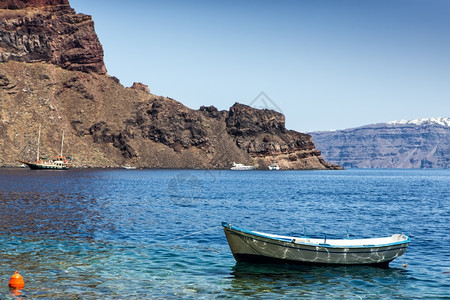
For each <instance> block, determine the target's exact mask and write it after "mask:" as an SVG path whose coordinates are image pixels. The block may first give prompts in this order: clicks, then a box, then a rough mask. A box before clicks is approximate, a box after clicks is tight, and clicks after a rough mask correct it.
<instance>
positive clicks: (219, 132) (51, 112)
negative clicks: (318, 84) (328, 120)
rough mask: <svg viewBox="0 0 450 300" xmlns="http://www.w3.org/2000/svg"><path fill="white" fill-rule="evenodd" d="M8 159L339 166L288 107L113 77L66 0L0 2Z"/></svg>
mask: <svg viewBox="0 0 450 300" xmlns="http://www.w3.org/2000/svg"><path fill="white" fill-rule="evenodd" d="M0 17H1V18H0V98H1V102H0V165H2V166H14V165H17V162H16V161H15V160H16V159H33V157H35V155H36V149H37V132H38V128H39V126H40V125H41V127H42V130H41V153H42V154H43V155H49V156H50V155H55V154H57V153H59V146H60V141H61V135H62V132H63V131H64V132H65V143H64V145H65V148H64V153H65V154H67V155H71V156H73V158H74V161H73V162H74V165H75V166H78V167H118V166H120V165H123V164H131V165H134V166H137V167H149V168H212V169H215V168H229V167H230V166H231V164H232V163H233V162H239V163H245V164H253V165H256V166H257V167H259V168H264V169H265V168H267V165H268V164H270V163H272V161H276V162H277V163H278V164H279V165H280V167H282V168H284V169H339V168H340V167H339V166H337V165H333V164H329V163H327V162H326V161H325V160H323V159H322V157H321V153H320V152H319V151H317V150H316V149H315V147H314V143H313V141H312V138H311V136H310V135H308V134H303V133H299V132H295V131H290V130H287V129H286V128H285V119H284V116H283V115H282V114H280V113H277V112H275V111H271V110H258V109H254V108H251V107H249V106H246V105H242V104H239V103H236V104H235V105H233V106H232V107H231V108H230V109H229V110H228V111H218V110H217V109H216V108H215V107H213V106H207V107H206V106H205V107H201V108H200V109H199V110H193V109H190V108H187V107H186V106H184V105H183V104H181V103H180V102H177V101H175V100H173V99H170V98H166V97H160V96H156V95H153V94H151V93H150V89H149V88H148V86H146V85H144V84H141V83H135V84H133V86H132V87H130V88H126V87H123V86H122V85H121V84H120V82H119V80H118V79H117V78H115V77H111V76H108V75H107V73H106V67H105V65H104V62H103V49H102V46H101V44H100V42H99V40H98V38H97V35H96V33H95V30H94V23H93V21H92V18H91V17H90V16H87V15H84V14H77V13H76V12H75V11H74V10H73V9H72V8H71V7H70V5H69V2H68V1H67V0H27V1H25V0H7V1H2V2H1V3H0Z"/></svg>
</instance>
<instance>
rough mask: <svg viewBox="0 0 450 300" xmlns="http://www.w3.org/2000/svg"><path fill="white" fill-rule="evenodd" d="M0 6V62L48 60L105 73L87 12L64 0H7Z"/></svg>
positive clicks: (92, 25)
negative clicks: (71, 5)
mask: <svg viewBox="0 0 450 300" xmlns="http://www.w3.org/2000/svg"><path fill="white" fill-rule="evenodd" d="M0 10H1V19H0V20H1V21H0V62H7V61H10V60H14V61H20V62H49V63H52V64H55V65H58V66H60V67H62V68H64V69H67V70H77V71H84V72H94V73H97V74H106V67H105V64H104V62H103V48H102V45H101V44H100V41H99V40H98V38H97V35H96V33H95V30H94V22H93V21H92V18H91V16H88V15H84V14H77V13H75V11H74V10H73V9H72V8H71V7H70V5H69V1H68V0H23V1H22V0H7V1H2V2H1V3H0Z"/></svg>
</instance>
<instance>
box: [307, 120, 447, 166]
mask: <svg viewBox="0 0 450 300" xmlns="http://www.w3.org/2000/svg"><path fill="white" fill-rule="evenodd" d="M311 134H312V136H313V137H314V141H315V142H316V145H317V147H318V148H319V149H320V150H321V151H322V152H323V155H324V157H325V158H326V159H327V160H329V161H331V162H334V163H338V164H341V165H343V166H344V167H348V168H416V169H430V168H444V169H448V168H450V126H448V125H439V124H427V123H425V124H389V123H381V124H372V125H367V126H363V127H358V128H351V129H345V130H337V131H323V132H313V133H311Z"/></svg>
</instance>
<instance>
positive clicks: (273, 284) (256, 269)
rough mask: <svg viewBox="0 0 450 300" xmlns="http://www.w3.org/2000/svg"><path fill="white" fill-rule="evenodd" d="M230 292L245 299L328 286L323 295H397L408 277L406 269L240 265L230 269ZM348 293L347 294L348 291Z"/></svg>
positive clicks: (305, 292)
mask: <svg viewBox="0 0 450 300" xmlns="http://www.w3.org/2000/svg"><path fill="white" fill-rule="evenodd" d="M230 275H231V277H232V284H231V290H232V291H233V293H240V294H242V295H245V296H249V295H253V296H255V295H257V294H260V293H261V294H265V295H267V293H273V294H281V295H289V294H295V295H297V296H299V292H301V294H303V295H305V296H307V295H318V294H317V293H318V289H321V287H323V286H327V289H328V290H327V291H323V295H326V294H330V295H331V294H333V295H334V296H336V295H338V294H340V293H342V295H348V294H347V292H349V293H358V292H361V293H363V292H364V291H367V288H369V287H371V288H374V287H375V288H376V287H377V286H378V289H379V291H380V292H384V293H387V294H391V295H393V294H396V293H397V291H396V287H398V285H400V284H401V282H402V281H403V280H404V279H405V278H406V277H408V276H409V272H408V271H407V270H406V269H403V268H380V267H374V266H315V265H288V264H272V263H261V264H255V263H246V262H237V263H236V264H235V265H234V266H233V267H232V268H231V270H230ZM346 291H347V292H346Z"/></svg>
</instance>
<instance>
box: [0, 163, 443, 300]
mask: <svg viewBox="0 0 450 300" xmlns="http://www.w3.org/2000/svg"><path fill="white" fill-rule="evenodd" d="M222 221H225V222H229V223H231V224H233V225H236V226H239V227H243V228H247V229H253V230H258V231H263V232H267V233H274V234H281V235H294V236H295V235H304V234H305V232H306V234H307V235H308V236H311V237H318V238H321V237H324V235H325V234H326V235H327V237H328V238H346V236H347V233H348V234H349V237H350V238H370V237H382V236H390V235H392V234H395V233H404V234H406V235H408V236H409V237H410V238H411V244H410V246H409V247H408V250H407V251H406V254H405V255H404V256H403V257H400V258H397V259H396V260H394V261H393V262H391V264H390V267H389V268H387V269H382V268H377V267H370V266H367V267H366V266H342V267H331V266H330V267H329V266H289V265H270V264H269V265H266V264H262V265H261V264H245V263H236V261H235V260H234V258H233V256H232V254H231V252H230V249H229V247H228V244H227V241H226V238H225V236H224V233H223V230H222V228H221V222H222ZM449 234H450V170H390V169H350V170H344V171H229V170H215V171H212V170H149V169H144V170H124V169H71V170H69V171H45V170H42V171H32V170H29V169H0V278H1V280H0V299H161V298H164V299H180V298H181V299H192V298H195V299H215V298H224V299H228V298H231V299H241V298H253V299H256V298H257V299H277V298H306V299H327V298H328V299H336V298H344V299H423V298H425V299H450V238H449ZM16 270H17V271H19V273H20V274H21V275H22V276H23V278H24V281H25V287H24V288H23V289H22V290H12V289H10V288H9V287H8V282H9V278H10V277H11V275H13V274H14V271H16Z"/></svg>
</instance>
